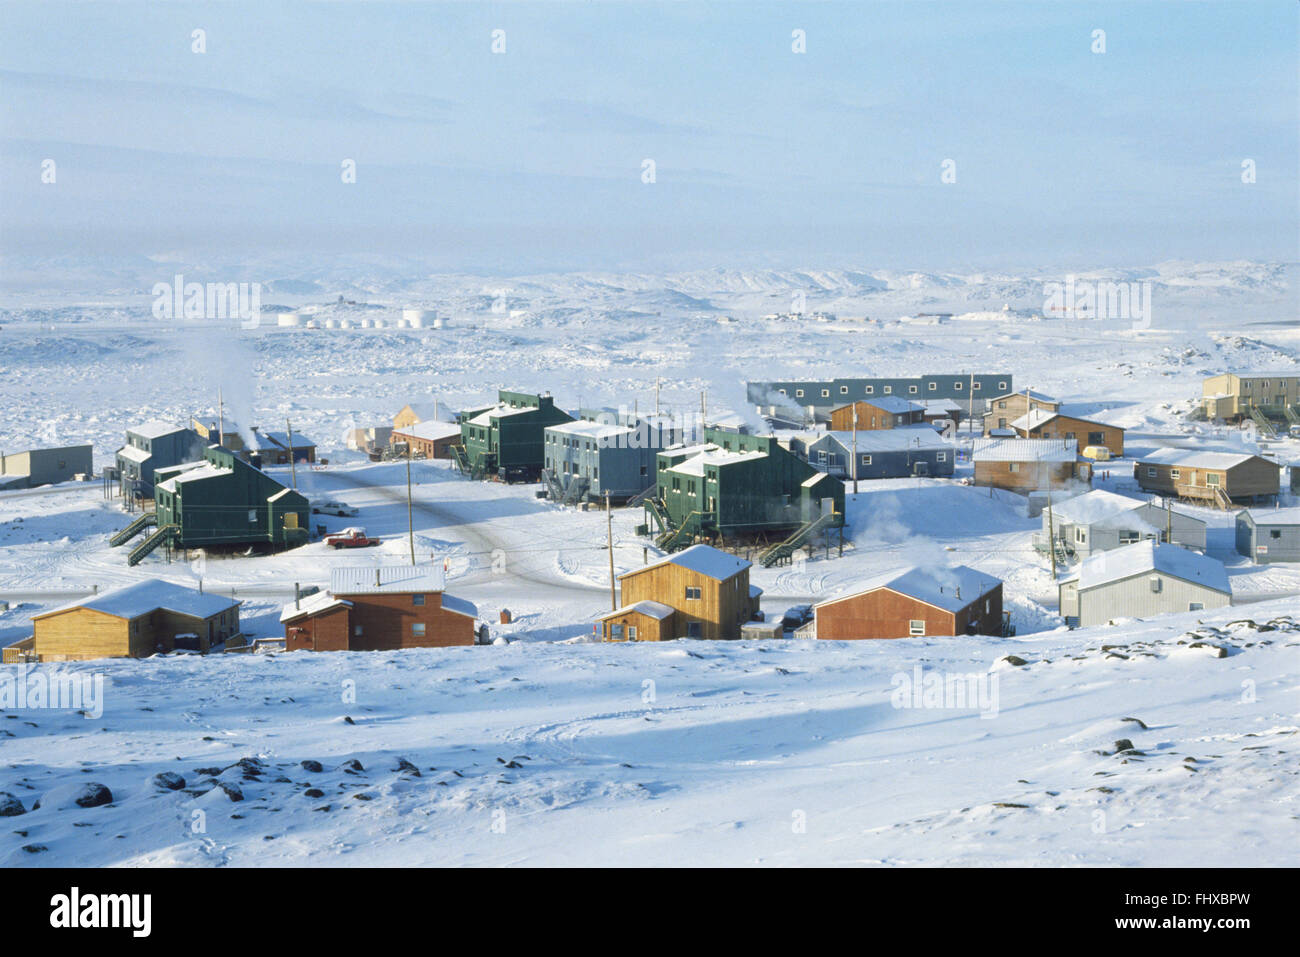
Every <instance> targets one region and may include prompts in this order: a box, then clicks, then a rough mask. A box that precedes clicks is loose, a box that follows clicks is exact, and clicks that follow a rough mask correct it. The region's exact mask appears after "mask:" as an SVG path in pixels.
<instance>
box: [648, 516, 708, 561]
mask: <svg viewBox="0 0 1300 957" xmlns="http://www.w3.org/2000/svg"><path fill="white" fill-rule="evenodd" d="M703 515H704V513H703V512H698V511H697V512H691V514H690V515H687V516H686V520H685V521H684V522H682V524H681V525H679V526H678V527H677V528H671V527H670V528H669V529H668V530H667V531H665V532H663V533H662V534H661V535H660V536H659V537H658V538H657V539H655V544H656V545H658V546H659V547H660V548H662V549H663V550H664V551H666V552H668V553H669V554H672V553H673V552H675V551H678V550H679V549H682V548H685V547H686V546H688V545H690V544H691V539H692V538H694V537H695V535H696V534H697V533H698V532H699V531H700V528H701V525H702V523H701V517H702V516H703Z"/></svg>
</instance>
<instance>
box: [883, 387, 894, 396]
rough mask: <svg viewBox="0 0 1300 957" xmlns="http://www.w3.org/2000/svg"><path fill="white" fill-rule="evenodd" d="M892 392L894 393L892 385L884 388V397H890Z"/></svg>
mask: <svg viewBox="0 0 1300 957" xmlns="http://www.w3.org/2000/svg"><path fill="white" fill-rule="evenodd" d="M893 392H894V387H893V386H892V385H887V386H885V395H892V394H893Z"/></svg>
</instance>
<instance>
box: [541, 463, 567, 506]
mask: <svg viewBox="0 0 1300 957" xmlns="http://www.w3.org/2000/svg"><path fill="white" fill-rule="evenodd" d="M542 484H543V485H544V486H546V496H547V498H549V499H550V500H551V501H552V502H559V501H561V500H562V499H563V498H564V486H563V484H561V482H560V480H559V479H558V478H557V477H556V475H555V473H554V472H552V471H551V470H550V469H542Z"/></svg>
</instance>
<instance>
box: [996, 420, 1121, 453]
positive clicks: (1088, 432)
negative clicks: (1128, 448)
mask: <svg viewBox="0 0 1300 957" xmlns="http://www.w3.org/2000/svg"><path fill="white" fill-rule="evenodd" d="M1010 427H1011V429H1013V430H1014V431H1015V433H1016V434H1017V435H1019V436H1020V437H1021V438H1025V439H1074V440H1075V441H1076V442H1077V443H1078V447H1079V448H1080V449H1083V448H1086V447H1087V446H1089V445H1104V446H1105V447H1106V448H1107V449H1109V450H1110V454H1111V455H1112V456H1114V457H1115V458H1120V457H1122V456H1123V455H1124V430H1123V429H1121V428H1120V427H1119V426H1117V425H1107V424H1106V423H1105V422H1096V421H1094V420H1092V419H1080V418H1078V417H1077V416H1073V415H1064V414H1062V413H1060V412H1052V411H1050V410H1048V409H1034V410H1033V411H1032V412H1028V413H1026V414H1025V415H1022V416H1021V417H1020V418H1018V419H1016V420H1014V421H1013V422H1012V423H1011V426H1010Z"/></svg>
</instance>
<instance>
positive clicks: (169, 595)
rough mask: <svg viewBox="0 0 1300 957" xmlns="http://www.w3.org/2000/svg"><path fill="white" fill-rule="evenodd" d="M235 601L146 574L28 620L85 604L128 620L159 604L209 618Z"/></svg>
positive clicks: (194, 616)
mask: <svg viewBox="0 0 1300 957" xmlns="http://www.w3.org/2000/svg"><path fill="white" fill-rule="evenodd" d="M239 604H240V603H239V602H238V601H236V600H234V599H233V598H225V597H223V596H221V595H214V594H212V593H211V592H201V591H199V590H198V589H196V588H186V587H185V586H184V585H173V584H172V583H171V582H165V581H162V580H161V579H158V578H148V579H145V580H144V581H142V582H136V583H135V584H134V585H123V586H122V587H120V588H111V589H109V590H108V591H102V592H99V593H98V594H95V595H89V596H87V597H86V598H82V599H79V600H77V601H74V602H69V603H68V604H66V605H61V606H59V607H58V608H54V609H51V610H50V611H46V612H41V614H39V615H33V616H32V620H33V621H35V620H36V619H38V618H46V617H48V616H50V615H57V614H61V613H63V612H65V611H71V610H73V609H74V608H89V609H92V610H94V611H100V612H103V613H104V614H106V615H112V616H113V617H114V618H124V619H126V620H128V621H129V620H130V619H132V618H139V617H140V616H141V615H147V614H149V613H150V612H154V611H157V610H158V609H160V608H162V609H166V610H167V611H171V612H175V613H176V614H178V615H189V616H190V617H192V618H211V617H212V616H213V615H219V614H221V613H222V612H223V611H226V610H227V609H229V608H237V607H239Z"/></svg>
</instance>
